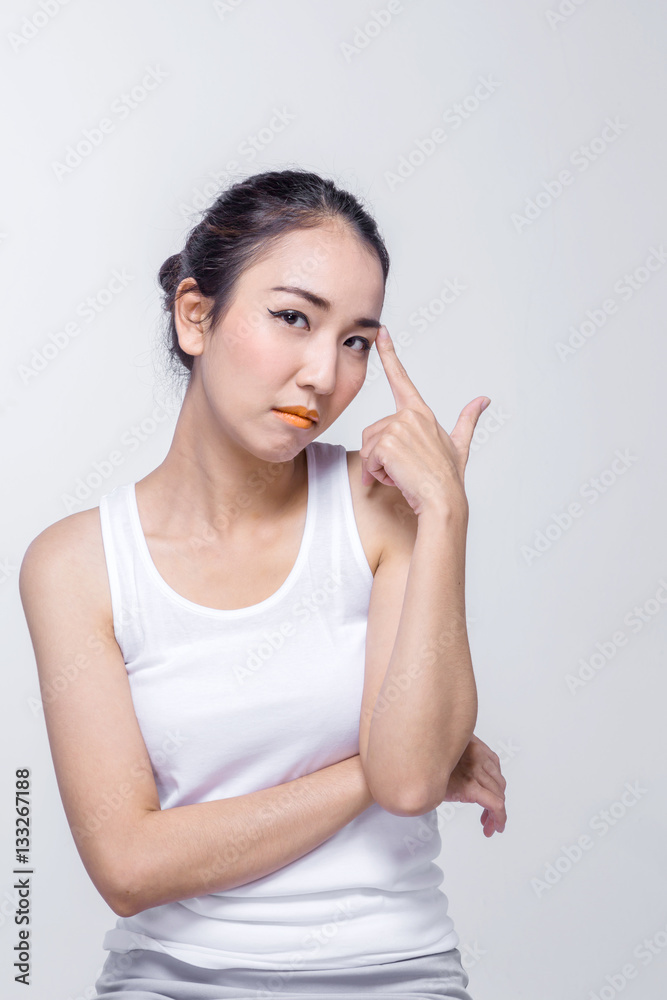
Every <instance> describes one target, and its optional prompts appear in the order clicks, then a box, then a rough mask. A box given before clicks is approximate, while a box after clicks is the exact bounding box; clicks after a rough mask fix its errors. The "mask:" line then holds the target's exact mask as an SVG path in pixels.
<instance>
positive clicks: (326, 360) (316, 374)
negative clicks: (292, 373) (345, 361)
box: [296, 342, 338, 396]
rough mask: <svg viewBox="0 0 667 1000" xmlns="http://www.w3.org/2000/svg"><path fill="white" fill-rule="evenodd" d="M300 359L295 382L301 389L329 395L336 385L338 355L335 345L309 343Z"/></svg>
mask: <svg viewBox="0 0 667 1000" xmlns="http://www.w3.org/2000/svg"><path fill="white" fill-rule="evenodd" d="M311 347H312V348H313V349H311V350H309V351H307V352H306V353H305V354H304V356H303V359H302V365H301V368H300V370H299V374H298V376H297V379H296V382H297V385H298V386H300V387H301V388H303V389H307V390H309V391H312V392H316V393H317V394H318V395H321V396H330V395H331V393H332V392H333V391H334V389H335V387H336V365H337V363H338V356H337V354H336V347H335V345H334V346H331V347H323V346H322V344H321V342H320V345H319V347H317V348H315V345H311Z"/></svg>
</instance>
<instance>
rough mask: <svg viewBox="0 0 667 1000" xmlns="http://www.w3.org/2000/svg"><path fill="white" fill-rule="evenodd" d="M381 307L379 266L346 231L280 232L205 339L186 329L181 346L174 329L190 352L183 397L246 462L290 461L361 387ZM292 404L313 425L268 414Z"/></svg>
mask: <svg viewBox="0 0 667 1000" xmlns="http://www.w3.org/2000/svg"><path fill="white" fill-rule="evenodd" d="M286 289H291V290H286ZM297 289H300V290H301V292H299V291H297ZM306 292H307V293H310V295H312V296H315V297H317V299H318V300H322V301H317V302H316V301H313V300H309V299H308V298H307V297H306V295H305V294H303V293H306ZM184 298H186V297H185V296H184ZM383 300H384V280H383V274H382V268H381V265H380V262H379V260H378V258H377V256H376V255H375V253H374V252H373V251H372V250H370V249H369V248H367V247H366V246H365V244H363V243H361V242H360V240H359V239H358V237H356V236H355V235H353V234H352V233H351V231H350V230H349V229H348V228H347V227H346V226H343V225H341V224H340V223H336V222H333V223H329V224H327V225H326V226H324V225H323V226H318V227H316V228H313V229H301V230H295V231H293V232H291V233H288V234H287V235H286V236H285V237H283V238H282V239H281V240H280V241H279V242H278V243H277V244H276V245H275V246H274V247H273V249H272V250H271V252H270V253H269V254H267V256H266V257H264V258H263V259H262V260H261V261H259V262H258V263H256V264H254V265H252V266H251V267H249V268H248V269H247V270H246V271H245V272H244V273H243V274H242V275H241V277H240V278H239V280H238V282H237V284H236V289H235V291H234V293H233V299H232V301H231V304H230V306H229V308H228V310H227V312H226V314H225V315H224V317H223V318H222V319H221V320H220V321H219V323H218V324H217V326H216V327H215V328H214V329H213V330H212V331H211V332H210V333H209V334H207V335H204V336H203V337H202V336H200V337H199V338H198V339H197V340H195V339H192V338H195V336H196V334H195V333H194V332H192V331H190V332H188V331H187V330H185V331H184V336H183V337H182V338H181V330H180V328H179V324H178V323H177V329H179V339H180V341H181V346H182V347H183V349H184V350H186V351H187V352H188V353H192V354H195V360H194V365H193V371H192V376H191V384H190V386H189V389H188V391H189V392H190V391H193V392H194V393H195V394H196V396H197V399H196V402H197V405H198V408H199V405H200V404H202V405H204V407H205V409H206V411H210V412H208V413H207V415H208V416H210V418H211V419H212V422H213V426H214V427H219V429H220V431H221V432H222V433H224V434H225V435H227V436H229V437H230V438H232V439H233V440H235V441H236V442H237V443H238V444H239V445H241V446H242V447H244V448H245V449H246V450H248V451H249V452H251V453H252V454H253V455H255V456H257V457H259V458H262V459H263V460H265V461H287V460H290V459H291V458H293V457H294V456H295V455H297V454H298V453H299V452H300V451H301V450H302V449H303V448H304V447H305V445H307V444H308V443H309V442H310V441H312V440H313V439H314V438H316V437H318V436H319V435H320V434H322V433H323V431H325V430H326V428H327V427H329V426H330V425H331V424H332V423H333V422H334V421H335V420H336V419H337V417H338V416H339V415H340V414H341V413H342V411H343V410H344V409H345V408H346V407H347V406H348V405H349V403H350V402H351V401H352V399H354V397H355V396H356V395H357V393H358V392H359V390H360V389H361V387H362V385H363V383H364V380H365V377H366V369H367V365H368V354H369V349H370V347H371V346H372V344H373V343H374V341H375V337H376V334H377V330H378V326H379V321H380V313H381V310H382V304H383ZM203 301H204V303H205V304H207V305H208V304H209V303H210V300H209V299H206V300H203ZM186 311H187V310H186ZM184 315H185V313H184ZM193 347H194V349H193ZM292 406H304V407H305V408H306V409H308V410H316V411H317V414H318V417H319V419H318V420H317V422H311V421H307V423H306V426H298V425H297V424H295V423H290V422H288V421H287V420H285V419H284V418H283V417H281V416H279V415H278V414H277V413H276V412H275V410H276V408H281V407H292Z"/></svg>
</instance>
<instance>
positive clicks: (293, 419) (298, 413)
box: [273, 406, 319, 428]
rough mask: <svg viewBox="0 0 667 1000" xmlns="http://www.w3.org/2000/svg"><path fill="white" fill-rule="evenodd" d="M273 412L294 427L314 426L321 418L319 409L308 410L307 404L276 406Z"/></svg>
mask: <svg viewBox="0 0 667 1000" xmlns="http://www.w3.org/2000/svg"><path fill="white" fill-rule="evenodd" d="M273 412H274V413H277V414H278V416H279V417H282V419H283V420H285V421H287V423H290V424H292V426H294V427H304V428H307V427H312V426H313V424H314V423H317V421H318V419H319V414H318V412H317V410H308V409H307V408H306V407H305V406H282V407H280V408H278V407H274V410H273Z"/></svg>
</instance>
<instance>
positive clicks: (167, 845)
mask: <svg viewBox="0 0 667 1000" xmlns="http://www.w3.org/2000/svg"><path fill="white" fill-rule="evenodd" d="M372 803H373V797H372V795H371V793H370V791H369V788H368V785H367V784H366V780H365V777H364V772H363V768H362V766H361V762H360V759H359V756H358V755H356V756H354V757H349V758H347V759H346V760H342V761H339V762H338V763H336V764H332V765H331V766H329V767H325V768H323V769H322V770H320V771H314V772H313V773H311V774H306V775H303V776H302V777H300V778H296V779H295V780H293V781H288V782H285V783H284V784H281V785H276V786H275V787H272V788H264V789H260V790H259V791H256V792H251V793H249V794H247V795H237V796H234V797H232V798H228V799H217V800H215V801H212V802H201V803H194V804H192V805H187V806H175V807H173V808H171V809H165V810H151V811H149V812H147V813H146V814H145V815H144V816H143V817H142V819H141V820H140V821H139V822H138V823H137V824H136V826H135V829H134V830H133V833H132V837H131V847H130V851H131V864H130V870H131V871H133V872H134V876H133V878H132V883H133V884H131V885H127V886H124V887H123V889H122V890H121V891H120V892H119V897H120V896H122V898H119V900H118V904H119V912H122V913H123V915H130V914H131V913H137V912H140V911H141V910H144V909H147V908H148V907H152V906H159V905H161V904H163V903H168V902H172V901H174V900H179V899H190V898H192V897H194V896H200V895H204V894H206V893H209V892H220V891H223V890H225V889H230V888H234V887H235V886H238V885H244V884H245V883H246V882H252V881H254V880H255V879H258V878H262V876H264V875H268V874H270V873H271V872H274V871H276V870H277V869H278V868H283V867H284V866H285V865H288V864H290V862H292V861H295V860H296V859H297V858H300V857H302V856H303V855H304V854H307V853H308V852H309V851H312V850H313V849H314V848H315V847H318V846H319V845H320V844H321V843H323V842H324V841H325V840H328V839H329V837H331V836H333V834H334V833H336V832H337V831H338V830H340V829H341V828H342V827H343V826H345V825H346V824H347V823H350V822H351V821H352V820H353V819H354V818H355V817H356V816H358V815H359V813H361V812H363V811H364V809H367V808H368V806H370V805H371V804H372Z"/></svg>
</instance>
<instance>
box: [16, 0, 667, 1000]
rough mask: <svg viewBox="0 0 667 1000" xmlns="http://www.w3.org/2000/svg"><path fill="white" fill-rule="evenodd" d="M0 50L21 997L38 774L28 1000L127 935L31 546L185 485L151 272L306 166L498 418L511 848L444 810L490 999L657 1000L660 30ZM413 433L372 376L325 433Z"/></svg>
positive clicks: (400, 27) (390, 309)
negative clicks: (219, 196)
mask: <svg viewBox="0 0 667 1000" xmlns="http://www.w3.org/2000/svg"><path fill="white" fill-rule="evenodd" d="M0 45H2V47H3V53H4V54H3V59H2V64H1V67H0V74H1V76H0V79H1V80H2V85H3V93H4V94H5V98H4V100H3V102H2V105H3V107H2V111H1V112H0V115H1V121H2V134H3V138H4V155H3V158H2V177H3V194H4V196H3V198H2V203H1V207H0V256H1V265H0V267H1V271H2V277H3V287H4V292H3V306H2V312H3V350H2V360H3V364H2V376H1V379H0V421H1V424H2V432H1V439H2V448H3V460H2V467H3V469H4V471H5V490H4V500H3V518H2V530H1V541H0V560H1V573H0V606H1V609H2V615H3V630H2V636H3V652H4V678H5V685H4V697H3V699H2V703H1V704H2V708H1V711H2V726H1V728H2V734H3V743H4V749H3V755H2V759H3V767H2V769H1V770H0V795H1V796H2V798H1V802H2V823H1V824H0V859H1V860H2V863H1V864H0V897H1V901H0V953H1V954H0V970H1V971H0V977H1V980H2V983H1V985H0V990H1V991H2V994H3V996H6V997H7V998H8V1000H9V998H13V997H24V996H26V995H27V991H26V990H25V987H22V986H19V985H17V984H15V983H14V981H13V978H14V971H13V968H12V963H13V961H14V951H13V948H14V945H15V944H16V943H17V940H18V934H17V931H18V928H17V926H16V924H15V922H14V911H15V909H16V904H17V896H16V890H15V889H13V883H14V878H15V876H14V874H13V867H14V858H15V845H14V836H15V811H14V774H15V769H16V768H23V767H29V768H30V769H31V781H32V792H31V796H32V831H31V836H32V850H31V855H30V857H31V862H32V868H33V870H34V874H33V875H32V896H31V912H30V917H31V924H30V929H31V946H32V949H33V956H32V972H31V979H32V988H31V990H30V996H31V997H32V998H33V1000H82V998H88V997H92V996H93V995H94V990H93V985H92V984H93V982H94V981H95V979H96V977H97V976H98V975H99V972H100V969H101V965H102V963H103V961H104V959H105V957H106V953H105V952H104V951H103V950H102V948H101V941H102V937H103V935H104V932H105V931H106V930H107V929H108V928H109V927H111V926H113V924H114V922H115V919H116V917H115V914H114V913H113V912H112V911H111V910H110V909H109V907H108V906H107V905H106V903H105V902H104V900H103V899H102V898H101V897H100V895H99V894H98V892H97V890H96V889H95V887H94V886H93V884H92V882H91V881H90V879H89V878H88V875H87V874H86V871H85V869H84V868H83V865H82V863H81V861H80V859H79V856H78V854H77V851H76V848H75V846H74V842H73V839H72V836H71V834H70V831H69V827H68V825H67V821H66V818H65V814H64V811H63V808H62V804H61V801H60V796H59V792H58V787H57V784H56V780H55V774H54V771H53V765H52V762H51V756H50V751H49V745H48V740H47V735H46V729H45V725H44V716H43V712H42V709H41V702H40V691H39V685H38V677H37V670H36V666H35V662H34V655H33V652H32V646H31V643H30V638H29V634H28V630H27V626H26V623H25V619H24V617H23V612H22V608H21V604H20V600H19V594H18V586H17V581H18V569H19V566H20V563H21V559H22V557H23V553H24V552H25V549H26V548H27V546H28V544H29V542H30V541H31V539H32V538H34V537H35V535H36V534H38V533H39V532H40V531H41V530H42V529H43V528H44V527H46V526H47V525H49V524H51V523H53V522H54V521H56V520H59V519H60V518H62V517H65V516H66V515H67V514H68V513H71V512H72V511H73V510H81V509H84V508H87V507H92V506H97V505H98V503H99V499H100V497H101V496H102V495H104V493H107V492H109V491H111V490H112V489H113V488H114V487H115V486H116V485H118V484H120V483H125V482H129V481H134V480H137V479H140V478H142V477H143V476H144V475H146V474H147V473H148V472H149V471H150V470H152V469H153V468H155V466H156V465H158V464H159V463H160V462H161V461H162V459H163V457H164V455H165V453H166V451H167V449H168V447H169V443H170V440H171V434H172V431H173V426H174V423H175V419H176V413H177V410H178V405H179V396H178V391H177V390H174V389H173V388H170V385H169V382H168V381H167V380H166V379H165V377H164V374H163V372H164V359H165V357H166V355H165V354H164V352H163V351H162V349H161V346H160V332H159V327H158V323H159V319H160V299H159V294H158V284H157V272H158V269H159V267H160V265H161V264H162V262H163V260H164V259H165V258H166V257H167V256H169V255H170V254H171V253H174V252H176V251H177V250H179V249H180V248H181V245H182V241H183V238H184V236H185V234H186V232H187V231H188V229H189V228H190V227H191V226H192V225H193V224H194V223H195V222H196V221H197V215H196V212H197V210H198V209H201V208H203V207H205V206H206V205H208V204H209V203H210V202H211V201H212V200H213V199H214V197H215V194H216V193H217V191H218V190H219V189H220V188H221V187H223V186H225V185H226V184H228V183H230V182H231V181H233V180H237V179H240V178H241V177H244V176H247V175H249V174H251V173H256V172H259V171H262V170H267V169H282V168H285V167H291V166H299V167H304V168H307V169H312V170H316V171H318V172H320V173H322V174H325V175H327V176H330V177H331V178H332V179H334V180H335V181H336V182H337V183H338V184H340V185H341V186H343V187H347V188H348V189H349V190H351V191H352V192H353V193H354V194H356V195H357V196H358V197H360V198H362V199H364V201H365V203H366V205H367V206H368V207H369V208H370V210H371V212H372V213H373V214H374V215H375V217H376V218H377V221H378V224H379V226H380V228H381V231H382V233H383V234H384V236H385V238H386V241H387V244H388V248H389V252H390V254H391V257H392V270H391V274H390V278H389V283H388V290H387V299H386V303H385V309H384V312H383V320H384V322H386V324H387V325H388V328H389V330H390V333H391V334H392V336H393V338H394V340H395V342H396V341H397V340H398V343H399V344H400V345H402V346H401V347H400V351H399V354H400V356H401V358H402V360H403V363H404V364H405V366H406V368H407V370H408V372H409V374H410V376H411V377H412V379H413V381H414V382H415V384H416V385H417V387H418V388H419V390H420V392H421V394H422V396H423V397H424V399H425V400H426V401H427V402H428V404H429V405H430V406H431V408H432V409H433V410H434V412H435V414H436V416H437V418H438V420H439V421H440V423H441V424H442V426H443V427H444V428H445V429H446V430H447V431H451V429H452V428H453V426H454V424H455V422H456V420H457V418H458V415H459V412H460V410H461V409H462V408H463V406H464V405H465V404H466V403H468V402H469V401H470V400H471V399H473V398H475V397H476V396H478V395H480V394H485V395H488V396H489V397H490V398H491V405H490V406H489V408H488V409H487V410H486V411H485V412H484V413H483V414H482V417H481V419H480V422H479V425H478V428H477V431H476V434H475V438H474V444H473V449H472V452H471V455H470V461H469V464H468V468H467V471H466V491H467V494H468V497H469V501H470V525H469V532H468V563H467V590H466V593H467V611H468V623H469V635H470V644H471V649H472V654H473V662H474V664H475V673H476V678H477V685H478V694H479V718H478V723H477V727H476V732H477V733H478V735H479V736H480V737H481V738H482V739H483V740H485V741H486V742H487V743H489V744H490V745H491V746H492V747H493V748H494V749H495V750H496V751H497V752H498V753H499V755H500V757H501V760H502V767H503V773H504V774H505V777H506V778H507V782H508V786H507V811H508V822H507V827H506V830H505V832H504V833H503V834H495V835H494V836H493V837H492V838H491V839H489V840H487V839H486V838H485V837H484V836H483V834H482V828H481V824H480V822H479V816H480V814H481V807H478V806H471V805H465V806H456V807H453V806H451V805H449V804H446V803H445V804H443V805H442V806H441V807H440V809H439V814H440V831H441V835H442V838H443V851H442V854H441V856H440V859H439V864H440V867H441V868H442V870H443V872H444V881H443V886H442V888H443V889H444V890H445V892H446V893H447V894H448V896H449V899H450V912H451V914H452V917H453V919H454V922H455V925H456V928H457V931H458V933H459V935H460V938H461V944H460V946H459V947H460V950H461V953H462V956H463V962H464V965H465V967H466V968H467V970H468V972H469V975H470V985H469V990H470V992H471V995H472V996H473V997H474V1000H536V998H538V997H539V998H540V1000H564V998H568V1000H575V998H581V1000H596V998H599V1000H613V998H614V997H616V996H620V995H622V996H623V997H624V998H627V1000H660V998H662V997H663V996H664V983H665V981H666V980H667V906H666V905H665V898H664V885H665V874H666V872H665V861H664V844H665V833H666V832H667V831H666V827H667V824H666V822H665V796H664V790H665V730H664V704H665V701H664V698H665V693H666V684H665V679H664V671H665V656H664V653H665V636H666V628H665V622H666V619H667V546H666V544H665V531H664V510H665V485H666V475H665V473H666V468H665V459H664V454H665V434H664V427H665V419H664V413H663V408H662V406H660V405H659V403H662V399H661V390H662V388H663V384H664V373H665V370H666V369H665V365H666V363H667V350H666V349H665V323H664V313H663V310H664V308H665V304H666V301H667V296H666V291H665V290H666V287H667V266H666V265H667V206H666V203H665V197H664V179H665V176H666V168H667V162H666V159H667V158H666V156H665V153H666V145H667V141H666V140H667V137H666V134H665V127H664V122H665V112H666V101H665V98H666V96H667V86H666V84H667V81H666V73H665V59H664V54H665V51H666V46H667V11H666V10H665V8H664V7H663V6H662V5H660V4H659V3H658V2H654V3H649V2H648V0H632V2H631V0H625V2H620V0H586V2H584V0H578V2H576V0H551V2H549V0H505V2H504V3H502V4H500V3H494V2H492V0H483V2H482V0H480V2H467V3H466V2H462V0H460V2H449V0H442V2H438V0H412V2H411V0H402V2H398V0H392V2H391V3H389V2H388V0H378V2H377V3H376V4H375V5H373V4H372V3H370V2H368V3H366V2H354V0H338V2H337V3H336V4H330V3H324V2H306V0H287V2H272V0H229V2H219V3H213V2H203V0H202V2H194V3H185V2H182V3H178V2H176V0H161V2H157V0H146V2H143V3H131V2H129V0H115V2H114V3H110V2H101V0H98V2H88V3H84V2H82V0H70V2H68V3H66V4H64V3H62V2H58V0H43V2H41V3H40V2H38V0H30V2H17V0H12V2H7V3H5V4H4V5H3V8H2V12H1V13H0ZM10 93H11V97H10V96H9V95H10ZM103 122H106V124H102V125H101V124H100V123H103ZM114 274H115V275H116V280H115V281H113V280H112V279H113V277H114ZM119 275H120V276H121V278H120V279H119V278H118V276H119ZM87 300H91V301H89V302H88V303H87ZM399 336H400V337H401V339H400V340H399V339H398V338H399ZM393 410H394V406H393V398H392V395H391V391H390V389H389V386H388V384H387V381H386V378H385V376H384V374H383V371H382V367H381V364H380V362H379V358H378V355H377V351H375V350H374V351H372V352H371V355H370V360H369V376H368V380H367V383H366V385H365V386H364V388H363V389H362V391H361V392H360V394H359V395H358V397H357V398H356V399H355V400H354V402H353V403H352V405H351V406H350V407H349V408H348V410H347V411H346V412H345V413H344V414H343V415H342V416H341V418H340V419H339V420H338V421H337V423H336V424H335V425H334V426H333V427H332V428H331V429H330V430H328V431H327V432H326V434H325V435H323V438H322V439H323V440H329V441H335V442H340V443H343V444H344V445H345V446H346V447H347V448H349V449H356V448H359V447H360V446H361V432H362V429H363V428H364V427H365V426H367V425H368V424H370V423H372V422H374V421H375V420H377V419H378V418H380V417H381V416H383V415H385V414H387V413H389V412H393ZM112 453H115V455H116V458H115V460H114V461H115V463H116V464H114V462H113V461H110V459H109V456H110V455H111V454H112ZM118 456H120V457H118ZM631 789H633V791H630V790H631ZM425 836H428V831H427V830H425Z"/></svg>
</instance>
